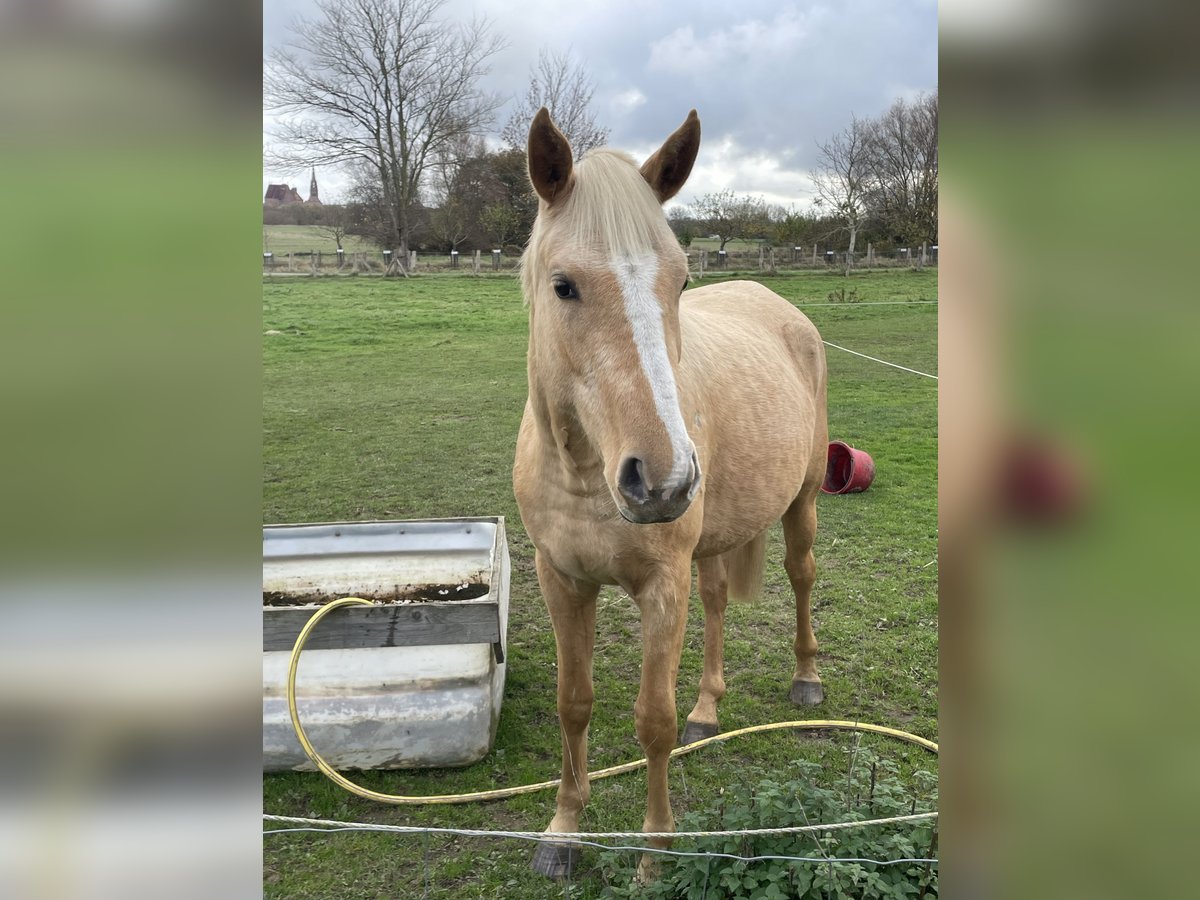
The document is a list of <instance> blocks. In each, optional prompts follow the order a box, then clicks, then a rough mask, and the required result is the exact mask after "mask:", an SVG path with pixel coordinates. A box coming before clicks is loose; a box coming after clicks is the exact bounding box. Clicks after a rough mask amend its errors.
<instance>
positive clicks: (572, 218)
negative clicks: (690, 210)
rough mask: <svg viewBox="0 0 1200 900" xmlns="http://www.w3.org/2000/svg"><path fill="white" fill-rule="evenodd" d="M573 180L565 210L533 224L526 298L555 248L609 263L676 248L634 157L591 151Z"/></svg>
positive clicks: (545, 213)
mask: <svg viewBox="0 0 1200 900" xmlns="http://www.w3.org/2000/svg"><path fill="white" fill-rule="evenodd" d="M574 176H575V177H574V185H573V187H572V189H571V192H570V194H569V195H568V196H567V198H566V199H565V200H564V201H563V203H562V204H561V206H555V207H551V208H547V207H543V208H542V209H541V210H540V211H539V213H538V217H537V220H536V221H535V222H534V226H533V231H532V232H531V234H530V236H529V245H528V246H527V248H526V250H525V254H524V256H523V257H522V259H521V269H522V271H521V275H522V281H523V285H524V287H525V296H526V299H527V300H528V297H529V296H530V293H529V290H530V287H531V284H530V281H529V279H530V278H532V277H534V274H535V272H540V271H542V270H543V269H544V268H545V266H547V265H548V264H549V263H548V261H547V259H546V257H547V255H548V253H549V248H550V245H552V244H553V245H556V246H558V247H559V248H560V249H561V248H562V244H568V245H569V246H570V247H571V252H574V253H577V254H580V255H588V256H593V255H599V256H601V257H603V258H606V259H611V258H612V257H614V256H632V255H638V254H642V253H645V252H646V251H647V250H655V251H658V250H662V249H663V248H664V247H673V246H676V240H675V235H674V233H673V232H672V231H671V228H670V226H669V225H668V224H667V220H666V217H665V216H664V215H663V211H662V206H661V205H660V204H659V202H658V198H656V197H655V196H654V192H653V191H652V190H651V189H650V185H649V184H647V183H646V179H645V178H643V177H642V173H641V172H640V171H639V170H638V167H637V163H635V162H634V161H633V158H632V157H631V156H629V154H627V153H622V152H621V151H619V150H610V149H609V148H607V147H603V148H600V149H598V150H592V151H591V152H590V153H588V154H587V155H586V156H584V158H583V159H582V160H580V161H579V162H578V163H576V165H575V172H574Z"/></svg>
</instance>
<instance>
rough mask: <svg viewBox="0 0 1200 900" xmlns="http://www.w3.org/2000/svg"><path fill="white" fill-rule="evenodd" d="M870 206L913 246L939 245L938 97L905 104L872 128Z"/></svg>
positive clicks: (898, 104) (928, 96)
mask: <svg viewBox="0 0 1200 900" xmlns="http://www.w3.org/2000/svg"><path fill="white" fill-rule="evenodd" d="M867 151H868V155H869V162H870V173H871V177H870V184H869V188H868V192H869V197H868V203H869V205H870V208H871V212H872V215H873V216H875V217H876V218H877V219H879V221H880V223H881V224H882V225H883V227H885V228H886V229H888V231H889V232H890V233H891V234H892V235H894V236H895V237H897V238H899V239H900V240H902V241H904V242H905V243H907V244H912V245H916V244H919V243H922V242H925V243H929V244H932V243H936V241H937V208H938V97H937V94H936V93H933V94H925V95H922V96H920V97H918V98H917V99H916V100H915V101H913V102H911V103H909V102H906V101H905V100H904V99H903V98H901V99H899V100H897V101H896V102H895V103H893V104H892V105H891V107H890V108H889V109H888V111H887V112H885V113H884V114H883V115H882V116H880V117H879V118H878V119H876V120H875V121H873V122H872V123H871V127H870V130H869V136H868V140H867Z"/></svg>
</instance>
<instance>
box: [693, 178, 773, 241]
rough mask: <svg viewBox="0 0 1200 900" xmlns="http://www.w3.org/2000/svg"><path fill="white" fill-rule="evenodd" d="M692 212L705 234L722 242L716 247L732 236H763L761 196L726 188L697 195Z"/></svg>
mask: <svg viewBox="0 0 1200 900" xmlns="http://www.w3.org/2000/svg"><path fill="white" fill-rule="evenodd" d="M691 213H692V215H693V216H694V217H695V219H696V222H697V224H698V225H699V227H700V228H701V230H702V231H703V232H704V234H706V235H714V236H716V238H717V239H718V240H719V241H720V242H721V246H720V247H719V248H718V249H719V250H724V249H725V245H726V244H728V243H729V242H730V241H731V240H734V239H735V238H750V237H762V236H763V235H764V234H765V233H766V230H767V227H768V217H767V204H766V203H765V202H764V201H763V200H762V199H761V198H758V197H752V196H750V195H749V194H743V195H740V196H739V195H737V194H734V192H733V191H731V190H728V189H727V190H723V191H717V192H715V193H711V194H705V195H704V196H703V197H700V198H699V199H698V200H696V201H694V202H693V203H692V205H691Z"/></svg>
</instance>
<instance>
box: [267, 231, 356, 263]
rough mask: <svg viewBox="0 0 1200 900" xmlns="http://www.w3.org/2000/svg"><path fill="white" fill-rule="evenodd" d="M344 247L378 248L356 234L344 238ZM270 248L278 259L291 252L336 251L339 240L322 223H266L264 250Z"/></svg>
mask: <svg viewBox="0 0 1200 900" xmlns="http://www.w3.org/2000/svg"><path fill="white" fill-rule="evenodd" d="M342 248H343V249H344V250H345V251H346V252H347V253H355V252H368V251H374V250H377V249H378V248H377V247H376V246H375V245H374V244H372V243H370V242H369V241H366V240H363V238H361V237H359V236H358V235H356V234H347V235H345V236H344V237H343V238H342ZM268 250H270V251H271V252H272V253H274V254H275V258H276V259H277V260H278V259H279V258H280V257H282V256H287V254H289V253H307V252H308V251H310V250H311V251H314V252H315V251H320V252H322V253H335V252H336V251H337V241H335V240H334V239H333V235H331V234H330V233H329V232H328V231H326V230H325V228H324V227H323V226H321V225H264V226H263V252H264V253H266V252H267V251H268Z"/></svg>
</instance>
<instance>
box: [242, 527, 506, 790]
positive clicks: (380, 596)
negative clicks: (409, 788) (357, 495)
mask: <svg viewBox="0 0 1200 900" xmlns="http://www.w3.org/2000/svg"><path fill="white" fill-rule="evenodd" d="M508 591H509V558H508V543H507V541H506V539H505V533H504V518H503V516H495V517H491V518H478V519H425V520H409V521H390V522H345V523H329V524H321V525H270V526H266V527H264V528H263V769H264V770H265V771H269V772H270V771H285V770H305V771H309V770H313V769H314V768H315V767H314V766H313V765H312V763H311V762H309V760H308V758H307V757H306V756H305V755H304V751H303V750H302V749H301V748H300V744H299V742H298V741H297V740H296V736H295V733H294V732H293V730H292V723H291V719H290V717H289V715H288V708H287V670H288V661H289V658H290V655H291V650H292V646H293V645H294V643H295V641H296V636H297V635H298V634H299V633H300V629H301V628H303V627H304V624H305V623H306V622H307V621H308V620H309V618H310V617H311V616H312V614H313V613H314V612H315V611H316V610H317V608H318V606H319V605H320V604H321V603H324V602H328V601H330V600H335V599H338V598H340V597H351V596H352V597H363V598H365V599H369V600H375V601H377V602H376V603H375V604H374V605H372V606H354V607H349V608H346V609H340V610H336V611H335V612H333V613H332V614H331V615H330V616H329V617H328V618H326V619H325V620H323V621H322V622H321V623H320V624H319V625H318V626H317V628H316V629H315V630H314V631H313V632H312V634H311V636H310V637H309V640H308V643H307V644H306V645H305V650H304V653H303V656H302V657H301V660H300V668H299V672H298V674H297V678H296V698H297V708H298V710H299V713H300V719H301V721H302V722H303V723H304V729H305V731H306V732H307V734H308V738H309V740H310V741H311V742H312V744H313V746H314V747H316V748H317V750H318V751H319V752H320V753H321V755H322V756H324V757H325V759H326V760H328V761H329V763H330V764H331V765H333V766H334V767H336V768H340V769H398V768H421V767H429V766H465V765H469V764H471V763H473V762H477V761H478V760H480V759H482V758H483V757H484V756H485V755H486V754H487V752H488V751H489V750H490V749H491V746H492V741H493V739H494V738H495V736H496V725H497V723H498V722H499V719H500V702H501V698H502V696H503V693H504V672H505V662H504V660H505V647H506V642H507V637H506V632H507V627H508Z"/></svg>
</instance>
